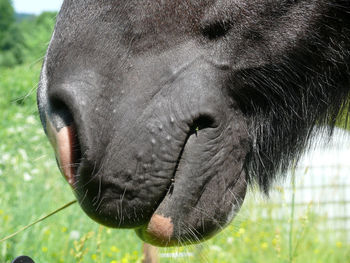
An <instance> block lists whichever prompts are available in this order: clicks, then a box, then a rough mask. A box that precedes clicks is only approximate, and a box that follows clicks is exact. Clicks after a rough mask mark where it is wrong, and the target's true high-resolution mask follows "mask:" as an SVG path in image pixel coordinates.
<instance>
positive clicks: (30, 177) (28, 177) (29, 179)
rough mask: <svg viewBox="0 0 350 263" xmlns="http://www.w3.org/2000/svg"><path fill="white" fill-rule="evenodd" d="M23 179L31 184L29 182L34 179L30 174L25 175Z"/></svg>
mask: <svg viewBox="0 0 350 263" xmlns="http://www.w3.org/2000/svg"><path fill="white" fill-rule="evenodd" d="M23 179H24V181H26V182H29V181H31V180H32V179H33V178H32V176H31V175H30V174H29V173H24V174H23Z"/></svg>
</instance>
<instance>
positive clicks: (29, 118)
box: [26, 115, 36, 124]
mask: <svg viewBox="0 0 350 263" xmlns="http://www.w3.org/2000/svg"><path fill="white" fill-rule="evenodd" d="M26 122H27V123H28V124H35V123H36V121H35V118H34V116H32V115H31V116H29V117H27V119H26Z"/></svg>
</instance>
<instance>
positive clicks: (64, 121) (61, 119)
mask: <svg viewBox="0 0 350 263" xmlns="http://www.w3.org/2000/svg"><path fill="white" fill-rule="evenodd" d="M49 118H50V121H51V123H52V124H53V125H54V126H55V128H56V129H57V130H59V129H61V128H63V127H67V126H70V125H71V124H72V123H73V122H74V119H73V115H72V114H71V112H70V110H69V108H68V107H67V105H66V104H65V103H64V102H62V101H61V100H58V99H53V100H51V102H50V111H49Z"/></svg>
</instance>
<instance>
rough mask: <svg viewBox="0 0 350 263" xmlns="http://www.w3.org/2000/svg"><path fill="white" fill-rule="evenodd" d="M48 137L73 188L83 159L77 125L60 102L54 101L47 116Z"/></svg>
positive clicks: (62, 170) (64, 105) (67, 109)
mask: <svg viewBox="0 0 350 263" xmlns="http://www.w3.org/2000/svg"><path fill="white" fill-rule="evenodd" d="M46 119H47V127H46V130H47V136H48V138H49V140H50V142H51V145H52V147H53V148H54V150H55V154H56V158H57V160H58V163H59V167H60V170H61V172H62V173H63V175H64V176H65V178H66V179H67V181H68V182H69V183H70V184H71V185H72V186H73V183H74V182H75V180H74V178H75V175H76V174H77V169H78V166H79V163H80V159H81V149H80V143H79V139H78V133H77V125H76V123H75V122H74V118H73V115H72V114H71V112H70V110H69V108H68V107H67V106H66V104H65V103H63V102H62V101H60V100H52V101H51V103H50V109H49V111H48V113H47V116H46Z"/></svg>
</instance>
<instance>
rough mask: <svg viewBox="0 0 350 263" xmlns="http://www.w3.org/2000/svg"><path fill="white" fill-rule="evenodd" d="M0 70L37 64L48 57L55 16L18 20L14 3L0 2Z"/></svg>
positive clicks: (48, 14)
mask: <svg viewBox="0 0 350 263" xmlns="http://www.w3.org/2000/svg"><path fill="white" fill-rule="evenodd" d="M0 14H1V16H0V67H13V66H15V65H18V64H22V63H24V62H28V63H31V62H35V61H36V60H38V59H40V58H42V57H43V56H44V54H45V51H46V48H47V45H48V39H50V36H51V33H52V28H53V26H54V24H55V18H56V13H54V12H44V13H42V14H41V15H39V16H28V17H26V18H23V19H16V14H15V12H14V9H13V7H12V1H11V0H0Z"/></svg>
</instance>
